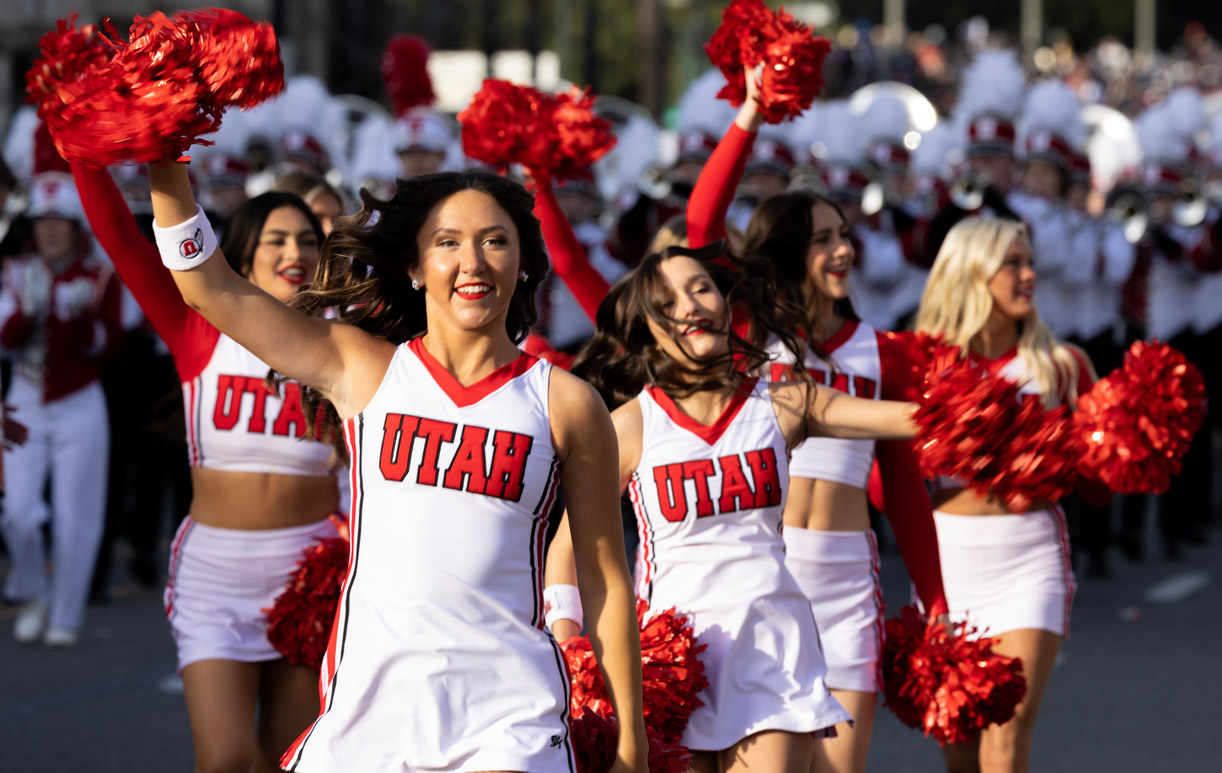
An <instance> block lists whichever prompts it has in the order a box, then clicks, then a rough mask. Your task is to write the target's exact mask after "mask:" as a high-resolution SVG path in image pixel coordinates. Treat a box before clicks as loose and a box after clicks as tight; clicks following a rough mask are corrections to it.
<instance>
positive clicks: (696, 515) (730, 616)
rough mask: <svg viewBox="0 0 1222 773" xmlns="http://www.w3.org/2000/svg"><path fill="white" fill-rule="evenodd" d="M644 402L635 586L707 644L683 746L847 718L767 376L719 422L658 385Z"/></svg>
mask: <svg viewBox="0 0 1222 773" xmlns="http://www.w3.org/2000/svg"><path fill="white" fill-rule="evenodd" d="M637 400H638V402H639V403H640V406H641V419H642V430H643V431H642V446H641V459H640V463H639V464H638V466H637V469H636V470H635V471H634V472H633V474H632V478H631V480H630V482H629V495H630V498H631V500H632V503H633V507H634V509H635V511H636V517H637V527H638V530H639V532H640V537H641V542H640V548H639V550H638V554H637V593H638V595H639V596H640V597H641V598H643V599H645V600H646V601H647V602H648V604H649V607H650V609H651V610H658V611H662V610H665V609H668V608H670V607H675V608H676V609H677V611H678V612H679V613H681V614H686V615H687V616H688V618H689V620H690V622H691V624H692V627H693V631H694V633H695V635H696V640H697V642H698V643H700V644H706V645H708V649H707V650H706V651H705V652H704V654H703V655H702V656H701V659H702V660H703V662H704V664H705V673H706V676H707V677H708V679H709V687H708V688H707V689H705V690H704V691H703V692H701V693H700V696H699V697H700V699H701V700H702V701H704V706H702V707H700V708H698V709H696V710H695V711H694V712H693V713H692V715H691V718H690V720H689V721H688V725H687V729H686V731H685V732H684V734H683V738H682V743H683V744H684V745H685V746H687V747H689V748H691V749H696V750H718V749H725V748H728V747H729V746H731V745H733V744H734V743H736V742H738V741H739V740H741V739H743V738H745V737H746V736H748V735H751V734H752V733H757V732H761V731H763V730H785V731H789V732H810V731H814V730H818V729H821V728H824V727H828V726H830V725H833V724H835V723H837V722H840V721H843V720H844V719H847V718H848V714H847V713H845V712H844V710H843V709H842V708H841V707H840V705H839V704H838V703H836V701H835V700H834V699H833V698H832V697H831V695H830V694H829V693H828V692H827V689H826V687H825V686H824V684H823V676H824V674H825V673H826V670H827V669H826V665H825V663H824V661H823V657H822V653H821V651H820V649H819V642H818V633H817V632H816V630H815V622H814V616H813V614H812V612H811V608H810V602H809V601H808V600H807V598H806V597H805V596H804V595H803V594H802V591H801V590H800V589H799V587H798V584H797V582H796V581H795V580H794V578H793V576H792V575H791V574H790V573H789V570H788V569H787V568H786V567H785V544H784V541H783V540H782V539H781V513H782V511H783V510H784V507H785V491H786V488H787V487H788V485H789V472H788V466H789V465H788V463H787V454H786V443H785V438H784V436H783V435H782V433H781V429H780V426H779V425H778V423H777V419H776V416H775V414H774V412H773V407H772V400H771V396H770V394H769V392H768V384H767V383H765V382H762V381H760V382H755V381H754V380H749V381H747V382H746V383H745V385H744V388H743V389H742V390H741V391H740V392H739V393H738V394H737V395H735V397H734V398H733V400H732V401H731V403H730V405H729V406H728V407H727V408H726V410H725V412H724V413H723V414H722V416H721V417H720V418H719V419H718V420H717V421H716V422H714V423H713V424H712V425H709V426H704V425H701V424H699V423H697V422H696V421H694V420H693V419H691V418H690V417H688V416H687V415H686V414H684V413H683V412H682V411H681V410H680V409H679V408H678V407H677V406H676V405H675V403H674V402H673V401H672V400H671V399H670V397H668V396H667V395H666V394H665V393H664V392H662V391H661V390H658V389H655V388H652V387H649V388H646V389H645V391H644V392H642V393H641V395H640V396H639V397H637Z"/></svg>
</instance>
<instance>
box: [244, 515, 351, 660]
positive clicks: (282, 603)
mask: <svg viewBox="0 0 1222 773" xmlns="http://www.w3.org/2000/svg"><path fill="white" fill-rule="evenodd" d="M334 520H335V522H336V525H337V528H338V530H339V536H336V537H327V538H325V539H319V540H318V544H316V545H312V546H310V547H309V548H307V549H306V550H305V552H304V553H303V554H302V559H301V560H300V561H299V562H298V563H297V569H296V571H294V572H293V575H292V576H291V577H290V578H289V581H288V583H287V584H286V585H285V587H284V590H283V591H281V592H280V595H279V596H277V597H276V601H275V602H274V603H273V604H272V606H271V608H270V609H267V610H265V611H266V612H267V640H268V641H269V642H271V644H272V646H273V647H275V648H276V651H277V652H279V653H280V654H281V655H283V656H284V658H285V660H287V661H288V662H290V663H296V664H297V665H301V666H307V667H309V668H313V669H318V668H321V667H322V661H323V657H324V656H325V655H326V653H327V645H328V643H329V642H330V640H331V628H332V626H333V625H334V623H335V610H336V609H337V608H338V607H339V597H340V591H341V590H342V588H343V584H344V579H345V578H346V577H347V576H348V554H349V549H350V543H349V534H348V527H347V524H346V523H344V522H343V521H342V520H340V519H334Z"/></svg>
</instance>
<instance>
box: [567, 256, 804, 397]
mask: <svg viewBox="0 0 1222 773" xmlns="http://www.w3.org/2000/svg"><path fill="white" fill-rule="evenodd" d="M676 257H688V258H691V259H693V260H695V261H697V262H698V263H700V264H701V266H703V267H704V269H705V270H706V271H707V272H708V274H709V277H710V278H711V279H712V281H713V284H714V286H715V287H716V288H717V290H718V291H719V292H720V293H721V295H722V296H723V297H724V298H725V302H726V303H725V314H726V319H725V320H724V321H723V323H722V324H723V325H724V329H725V330H726V331H728V333H729V347H728V349H727V351H725V352H723V353H721V354H717V355H713V356H711V357H708V358H704V359H701V360H699V361H697V362H696V364H695V366H694V367H692V366H689V365H687V364H685V363H682V362H678V361H676V360H675V359H673V358H672V357H671V356H670V355H669V354H667V353H666V352H665V351H663V350H662V349H661V348H660V347H659V346H658V345H657V343H658V342H657V339H656V338H655V337H654V334H653V331H652V330H651V329H650V327H649V321H650V320H653V321H654V322H656V323H657V324H659V325H661V326H662V327H663V328H667V329H669V330H670V331H671V332H670V335H671V339H672V340H674V341H676V342H678V341H679V340H680V339H679V337H678V332H677V328H678V325H679V324H682V323H683V320H678V319H674V318H672V317H668V316H667V315H666V314H664V313H663V312H662V304H663V303H664V302H665V297H666V289H665V284H666V279H665V277H664V276H663V275H662V272H661V266H662V263H664V262H665V261H667V260H671V259H673V258H676ZM735 308H738V309H750V310H751V311H752V312H753V316H752V323H753V324H754V326H755V328H756V332H757V333H759V334H762V335H767V334H772V335H775V336H776V337H777V338H778V339H779V340H780V341H781V342H782V343H783V344H784V345H785V346H786V347H788V348H789V350H790V351H791V352H792V353H793V354H794V357H795V358H796V359H797V361H798V362H799V363H800V362H801V361H802V359H801V356H800V348H799V347H798V344H797V342H796V340H795V336H794V330H795V329H796V328H795V325H796V324H797V320H798V318H799V317H800V316H801V314H802V310H801V309H800V308H798V307H795V306H793V305H792V304H789V303H786V302H785V301H784V300H782V299H781V298H779V297H778V296H777V294H776V289H775V285H774V284H773V281H772V271H771V267H770V266H769V265H768V264H767V263H766V262H758V261H756V262H751V261H742V260H738V259H735V258H733V257H732V256H731V255H730V254H729V253H728V252H727V251H726V248H725V243H724V242H714V243H713V244H710V245H708V246H706V247H702V248H700V249H696V250H693V249H688V248H685V247H668V248H666V249H665V250H663V251H662V252H654V253H650V254H649V255H647V256H646V257H645V258H644V259H642V260H641V262H640V263H639V264H637V266H636V267H635V268H633V269H632V270H631V271H629V272H628V273H627V274H626V275H624V276H623V277H622V278H621V279H620V280H619V281H618V282H616V283H615V285H614V286H613V287H612V288H611V291H610V292H609V293H608V294H607V297H606V298H604V299H603V302H602V304H601V305H599V307H598V315H597V319H596V320H595V322H596V330H595V333H594V337H593V338H591V339H590V341H589V342H587V343H586V345H585V346H584V347H583V348H582V350H581V352H580V353H579V354H578V355H577V360H576V361H575V362H574V363H573V373H575V374H576V375H578V376H580V377H582V378H584V379H585V380H586V381H589V382H590V383H591V384H593V385H594V387H595V388H596V389H597V390H598V391H599V393H600V394H601V395H602V396H603V400H604V401H605V402H606V403H607V405H608V406H609V407H611V408H615V407H617V406H619V405H622V404H624V403H626V402H628V401H629V400H632V399H633V398H634V397H636V396H637V394H639V393H640V391H641V390H642V389H643V388H644V387H645V385H646V384H652V385H654V386H656V387H658V388H660V389H662V390H663V391H665V392H666V393H667V394H669V395H671V396H673V397H686V396H688V395H691V394H694V393H696V392H701V391H705V390H710V389H718V388H720V387H723V386H729V387H733V386H736V385H737V384H738V383H739V381H740V380H741V378H742V374H743V373H745V372H749V371H751V370H753V369H755V368H757V367H759V366H760V365H762V364H763V363H764V362H766V361H767V360H768V359H769V356H768V352H767V351H765V350H764V349H761V348H760V347H759V346H756V345H755V344H754V343H752V342H751V341H749V340H747V339H746V338H743V337H742V336H740V335H739V334H738V333H736V332H735V331H734V329H733V325H732V324H731V316H732V315H733V313H734V309H735ZM680 346H682V344H680Z"/></svg>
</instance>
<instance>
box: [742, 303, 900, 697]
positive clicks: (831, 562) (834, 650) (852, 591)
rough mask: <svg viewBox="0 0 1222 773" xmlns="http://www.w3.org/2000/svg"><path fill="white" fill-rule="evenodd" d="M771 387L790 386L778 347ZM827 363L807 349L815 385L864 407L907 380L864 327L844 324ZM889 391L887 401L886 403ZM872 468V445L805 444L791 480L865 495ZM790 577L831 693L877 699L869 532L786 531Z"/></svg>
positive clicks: (877, 632)
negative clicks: (819, 647) (810, 618)
mask: <svg viewBox="0 0 1222 773" xmlns="http://www.w3.org/2000/svg"><path fill="white" fill-rule="evenodd" d="M766 348H767V350H768V355H769V357H770V358H772V361H771V362H770V363H769V364H768V366H767V371H768V377H769V379H770V380H771V381H788V380H791V379H792V378H793V365H794V357H793V353H792V352H790V351H789V349H788V347H786V346H785V345H784V344H782V343H781V342H780V341H779V340H777V339H775V338H773V339H770V340H769V342H768V344H767V346H766ZM821 348H822V349H823V351H824V353H825V354H827V356H828V358H829V360H830V362H829V361H825V360H823V359H820V358H819V357H818V356H817V355H815V353H814V352H813V351H811V350H810V348H806V349H805V357H804V360H803V365H804V367H805V368H806V372H807V373H808V374H809V375H810V377H811V379H812V380H813V381H814V382H815V383H816V384H818V385H820V386H823V387H829V388H831V389H834V390H836V391H838V392H844V393H845V394H849V395H852V396H854V397H859V398H862V399H866V400H879V399H882V398H883V397H884V396H885V397H888V398H891V399H902V397H903V395H902V394H899V393H898V390H899V389H900V388H901V385H902V381H903V379H904V378H905V377H906V375H907V374H906V373H905V372H904V369H903V367H902V365H901V364H900V363H901V361H900V360H899V359H898V357H897V355H899V354H902V353H900V352H897V349H898V344H896V343H894V342H892V341H890V340H888V339H887V338H886V337H884V336H883V335H882V334H881V333H879V332H878V331H876V330H875V329H874V328H872V327H870V326H869V325H866V324H863V323H858V322H854V321H846V322H845V323H844V325H843V326H841V328H840V330H839V331H837V333H836V335H834V336H832V337H831V338H830V339H828V340H827V341H825V342H824V343H823V345H822V346H821ZM884 391H887V392H889V394H887V395H884V394H883V392H884ZM873 463H874V441H873V440H845V439H842V438H824V437H815V438H808V439H807V440H804V441H802V443H801V444H800V445H799V446H798V447H797V448H795V449H794V450H793V454H792V459H791V461H790V464H789V474H790V475H792V476H793V477H795V478H808V479H811V480H825V481H830V482H833V483H841V484H844V485H847V486H852V487H854V488H859V489H861V490H863V491H864V490H866V488H867V486H868V483H869V479H870V468H871V467H872V465H873ZM784 536H785V544H786V557H785V562H786V565H787V566H788V567H789V570H790V571H791V572H792V573H793V575H794V577H795V578H796V579H797V581H798V584H799V585H800V586H801V588H802V591H803V592H804V593H805V594H806V597H807V598H808V599H809V601H810V604H811V609H812V610H813V612H814V615H815V624H816V625H817V626H818V628H819V638H820V641H821V642H822V644H823V651H824V655H825V657H826V658H827V680H826V681H827V685H828V687H831V688H833V689H839V690H856V691H859V692H877V691H878V689H879V684H880V681H879V656H880V653H881V651H882V645H883V617H884V614H885V612H886V608H885V606H884V604H883V594H882V584H881V582H880V580H879V566H878V540H877V538H876V537H875V534H874V531H873V530H872V529H867V530H865V531H821V530H817V529H802V528H797V527H793V526H786V527H785V533H784Z"/></svg>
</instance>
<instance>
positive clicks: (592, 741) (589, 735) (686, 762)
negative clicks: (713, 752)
mask: <svg viewBox="0 0 1222 773" xmlns="http://www.w3.org/2000/svg"><path fill="white" fill-rule="evenodd" d="M569 731H570V733H569V736H570V738H571V739H572V741H573V756H575V757H576V758H577V770H578V771H579V772H580V773H606V771H608V770H610V769H611V766H612V765H614V764H615V747H616V743H617V742H618V740H619V727H618V726H617V724H616V722H615V718H614V717H605V716H602V715H601V714H598V713H597V712H594V711H587V710H585V709H577V710H575V711H574V712H573V714H572V715H571V716H570V718H569ZM691 761H692V755H691V753H690V752H688V750H687V749H686V748H685V747H683V746H679V745H678V744H670V743H666V742H665V741H662V740H661V739H660V738H658V737H657V736H656V735H653V734H652V733H651V734H650V735H649V773H686V771H687V770H688V769H689V766H690V765H691Z"/></svg>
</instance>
